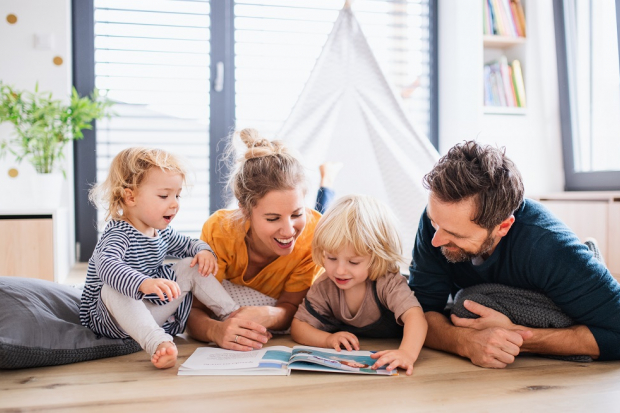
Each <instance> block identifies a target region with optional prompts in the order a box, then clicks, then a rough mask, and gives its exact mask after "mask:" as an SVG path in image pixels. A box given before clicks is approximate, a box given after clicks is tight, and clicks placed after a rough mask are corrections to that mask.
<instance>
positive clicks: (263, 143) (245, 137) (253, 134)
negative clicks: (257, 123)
mask: <svg viewBox="0 0 620 413" xmlns="http://www.w3.org/2000/svg"><path fill="white" fill-rule="evenodd" d="M239 137H240V138H241V140H242V141H243V143H244V144H245V146H247V147H248V149H252V148H260V147H271V142H269V141H268V140H267V139H265V138H263V137H262V136H260V133H258V131H257V130H256V129H250V128H247V129H242V130H241V131H240V132H239Z"/></svg>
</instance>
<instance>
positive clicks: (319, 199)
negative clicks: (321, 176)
mask: <svg viewBox="0 0 620 413" xmlns="http://www.w3.org/2000/svg"><path fill="white" fill-rule="evenodd" d="M335 196H336V193H335V192H334V190H333V189H331V188H325V187H320V188H319V192H317V194H316V205H315V206H314V209H316V210H317V211H318V212H320V213H321V214H324V213H325V211H326V210H327V208H328V207H329V205H330V204H331V203H332V202H333V201H334V197H335Z"/></svg>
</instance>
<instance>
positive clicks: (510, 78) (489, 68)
mask: <svg viewBox="0 0 620 413" xmlns="http://www.w3.org/2000/svg"><path fill="white" fill-rule="evenodd" d="M484 104H485V106H502V107H525V106H526V101H525V86H524V82H523V73H522V70H521V63H520V62H519V61H518V60H514V61H513V62H512V63H508V59H507V58H506V57H505V56H501V57H500V58H499V59H498V60H495V61H492V62H489V63H487V64H485V65H484Z"/></svg>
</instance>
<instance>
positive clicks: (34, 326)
mask: <svg viewBox="0 0 620 413" xmlns="http://www.w3.org/2000/svg"><path fill="white" fill-rule="evenodd" d="M80 296H81V290H79V289H77V288H74V287H71V286H68V285H62V284H56V283H53V282H50V281H43V280H36V279H32V278H21V277H0V369H18V368H25V367H40V366H53V365H58V364H67V363H75V362H78V361H86V360H93V359H98V358H103V357H112V356H120V355H124V354H130V353H135V352H136V351H139V350H141V349H140V345H138V343H136V342H135V341H133V340H131V339H125V340H121V339H111V338H106V337H98V336H97V335H95V334H94V333H93V332H92V331H91V330H90V329H88V328H86V327H84V326H82V325H81V324H80V316H79V308H80Z"/></svg>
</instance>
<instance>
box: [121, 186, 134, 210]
mask: <svg viewBox="0 0 620 413" xmlns="http://www.w3.org/2000/svg"><path fill="white" fill-rule="evenodd" d="M123 203H124V204H125V205H127V206H134V205H135V204H136V196H135V194H134V192H133V191H132V190H131V189H129V188H125V193H124V194H123Z"/></svg>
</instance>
